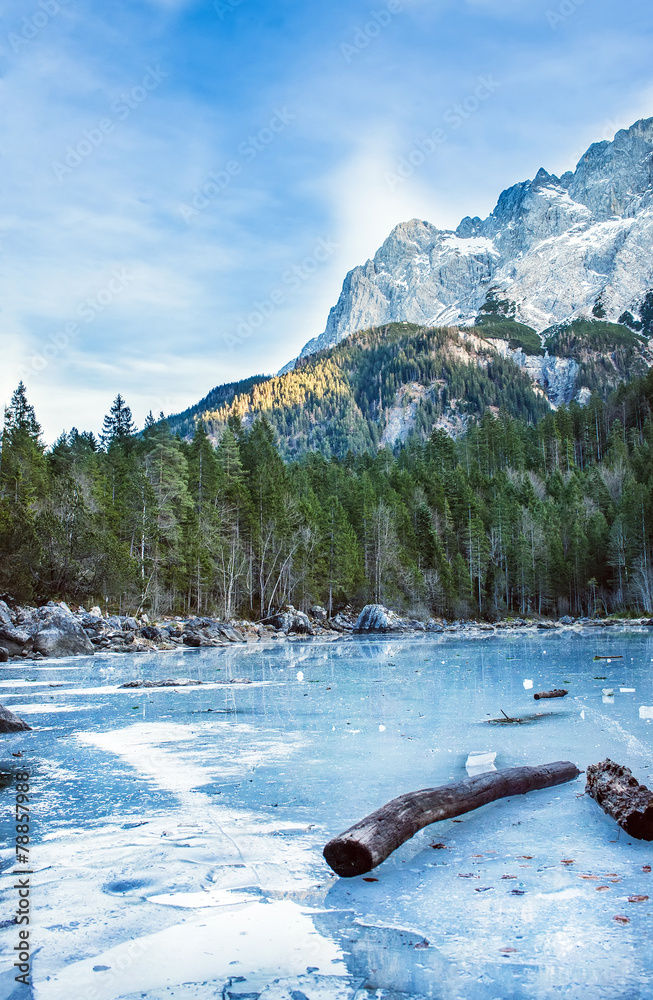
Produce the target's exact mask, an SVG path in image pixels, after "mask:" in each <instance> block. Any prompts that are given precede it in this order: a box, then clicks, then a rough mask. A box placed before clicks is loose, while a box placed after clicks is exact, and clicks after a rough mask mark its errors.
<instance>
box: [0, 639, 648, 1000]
mask: <svg viewBox="0 0 653 1000" xmlns="http://www.w3.org/2000/svg"><path fill="white" fill-rule="evenodd" d="M649 634H650V633H649V631H648V630H646V629H644V628H642V629H627V630H626V629H623V630H621V629H618V628H615V627H613V628H610V629H606V630H598V629H592V630H587V631H586V632H583V631H582V630H565V631H564V632H562V631H561V632H560V633H554V634H551V633H548V634H547V635H546V638H545V637H544V636H542V635H541V634H538V633H536V632H534V631H533V632H530V631H529V632H525V631H524V632H515V633H511V634H508V635H501V636H498V635H495V634H487V633H483V634H482V635H479V636H478V637H477V638H470V637H465V638H463V637H461V636H459V635H444V636H440V637H431V636H421V637H417V638H413V637H401V638H398V639H397V638H392V637H379V638H357V639H353V640H352V639H346V640H342V641H338V642H336V643H329V644H320V643H315V642H311V641H304V640H301V641H295V642H292V643H284V644H283V645H276V644H275V645H272V644H267V643H261V644H252V645H248V646H242V647H240V646H238V647H229V648H222V649H210V650H188V651H186V652H184V653H176V652H175V653H165V654H152V655H150V654H141V655H134V656H125V655H123V656H111V655H97V656H95V657H94V658H89V659H84V660H75V661H61V662H60V663H59V664H53V663H52V662H49V663H48V664H47V665H44V666H42V665H40V664H38V663H26V664H20V665H19V669H17V665H16V664H11V665H9V666H8V667H7V668H4V667H3V668H0V670H1V671H2V672H1V673H0V676H1V677H2V698H1V700H2V701H3V703H4V704H6V705H7V706H8V707H9V708H11V709H12V710H13V711H16V712H18V714H24V715H29V720H30V724H31V725H33V726H35V727H37V728H35V730H34V731H33V732H27V733H17V734H12V735H8V736H6V737H4V738H3V740H2V750H3V759H2V764H1V765H0V767H1V769H2V770H3V771H16V770H18V769H22V768H24V767H28V768H29V770H30V772H31V774H32V786H33V796H34V804H33V809H34V825H33V836H34V841H33V847H32V852H31V857H32V866H33V869H34V871H35V874H34V875H33V876H32V883H33V898H34V911H33V913H34V923H33V925H32V928H31V929H32V941H33V944H34V948H35V949H38V952H37V954H36V957H35V961H34V980H35V993H36V997H37V1000H127V998H129V1000H132V998H134V1000H135V998H136V997H138V998H139V1000H143V998H145V1000H163V998H166V1000H208V998H209V997H211V998H214V997H223V998H224V1000H254V998H255V997H256V996H258V995H261V996H262V1000H304V998H306V1000H363V998H366V1000H400V998H401V997H405V996H412V997H429V998H443V1000H507V998H510V1000H549V998H553V997H556V998H557V997H558V996H560V997H563V998H573V1000H608V998H609V1000H644V998H647V1000H648V998H650V996H651V995H652V994H653V951H652V950H651V947H650V939H649V934H650V926H651V912H652V911H653V906H652V905H651V904H650V903H649V902H648V900H646V901H644V902H639V903H633V902H629V897H630V896H651V897H652V898H653V891H652V890H653V883H652V882H651V879H652V878H653V875H652V874H651V872H650V871H647V870H646V868H647V866H650V865H653V844H648V843H643V842H638V841H634V840H632V839H631V838H630V837H628V836H627V835H626V834H625V833H624V832H623V831H621V830H620V829H619V827H618V826H617V825H616V824H615V823H614V821H613V820H611V819H610V817H608V816H606V815H605V814H604V813H603V812H602V811H601V809H600V808H599V807H598V806H597V804H596V803H595V802H594V801H593V800H592V799H591V798H589V797H588V796H584V795H583V794H582V793H583V789H584V779H583V777H581V778H580V779H579V780H578V781H577V782H573V783H570V784H567V785H561V786H558V787H556V788H552V789H545V790H542V791H538V792H533V793H530V794H529V795H527V796H523V797H522V796H519V797H514V798H512V799H503V800H500V801H498V802H495V803H492V804H491V805H488V806H485V807H483V808H482V809H479V810H476V811H475V812H473V813H469V814H466V815H464V816H462V817H460V818H459V819H458V820H455V821H446V822H443V823H439V824H435V825H434V826H431V827H427V828H426V829H425V830H423V831H421V832H420V833H419V834H418V835H417V836H416V837H414V838H413V839H412V840H411V841H409V842H408V843H407V844H405V845H404V846H403V847H401V848H400V849H399V850H398V851H396V852H395V853H394V854H393V855H392V856H391V857H390V858H389V859H388V860H387V861H386V862H385V863H384V864H383V865H381V866H380V867H379V868H377V869H375V870H374V871H373V872H371V873H370V875H369V876H365V877H360V878H354V879H338V878H337V877H335V876H334V875H333V873H332V872H331V870H330V869H329V868H328V867H327V865H326V863H325V862H324V860H323V858H322V849H323V847H324V844H325V843H326V841H327V840H328V839H329V838H330V837H332V836H334V835H335V834H337V833H339V832H341V831H342V830H345V829H346V828H347V827H349V826H350V825H351V824H352V823H354V822H356V821H357V820H358V819H361V818H362V817H363V816H365V815H366V814H367V813H369V812H371V811H372V810H374V809H375V808H377V807H378V806H380V805H382V804H383V803H384V802H386V801H388V800H389V799H392V798H394V797H395V796H397V795H399V794H402V793H403V792H407V791H411V790H415V789H419V788H425V787H429V786H433V785H440V784H445V783H447V782H450V781H455V780H461V779H464V778H465V777H466V775H467V770H466V767H465V765H466V763H467V761H468V757H469V756H470V754H471V755H472V757H473V756H474V755H478V754H486V753H488V754H490V755H492V754H494V753H496V754H497V763H498V765H499V766H500V767H501V768H503V767H511V766H516V765H519V764H539V763H545V762H549V761H553V760H561V759H569V760H573V761H575V762H576V763H577V764H578V766H579V767H580V768H585V767H586V766H587V764H589V763H595V762H597V761H599V760H602V759H604V758H605V757H608V756H609V757H611V758H612V759H614V760H616V761H618V762H619V763H623V764H626V765H627V766H628V767H630V768H631V769H632V770H633V772H634V774H635V776H636V777H637V778H638V779H639V780H641V781H644V782H648V783H650V782H651V778H652V776H653V740H652V730H651V721H652V720H653V707H652V708H648V707H647V706H653V672H652V669H651V667H652V664H651V661H652V659H653V635H652V636H651V638H649ZM545 650H546V653H545ZM597 654H601V655H604V656H615V657H616V656H619V655H622V656H623V657H624V658H623V659H622V660H617V659H614V660H611V662H610V663H607V661H603V662H601V663H600V665H598V664H597V663H595V662H594V661H593V657H594V656H595V655H597ZM72 666H74V670H73V669H72ZM526 671H527V672H528V676H529V679H531V678H532V680H533V684H534V685H536V686H537V690H544V689H551V688H554V687H565V688H567V689H568V690H569V696H568V697H567V698H566V699H565V701H564V702H560V703H559V704H552V705H551V714H550V715H545V716H543V717H541V718H538V719H536V720H535V721H534V722H532V723H524V724H522V725H516V724H515V725H504V726H500V727H495V726H492V727H489V726H488V725H487V721H488V720H489V719H496V718H497V717H499V716H500V715H501V712H502V710H503V711H504V712H506V713H507V714H508V715H509V716H510V717H511V718H515V717H519V718H524V717H526V716H528V715H532V714H533V701H532V694H531V693H530V689H529V690H525V688H524V675H525V673H526ZM299 673H301V674H302V680H301V681H300V682H299V683H298V674H299ZM597 674H601V675H602V676H601V677H600V678H597V676H596V675H597ZM181 676H184V677H188V678H190V679H194V680H201V681H203V682H205V683H203V684H202V685H199V686H191V687H184V688H145V689H143V688H141V689H132V690H130V689H121V688H120V687H119V685H120V684H123V683H125V682H126V681H130V680H160V679H164V678H166V677H181ZM232 678H248V679H250V680H252V681H253V683H252V684H248V685H230V684H229V683H228V682H229V681H230V680H231V679H232ZM57 683H61V684H62V685H63V686H62V687H50V684H57ZM606 685H610V687H611V688H612V690H614V691H615V692H616V693H615V695H614V696H612V697H611V698H610V703H609V704H605V703H604V702H603V697H604V696H603V688H604V687H605V686H606ZM547 708H549V706H547ZM488 748H491V749H488ZM19 752H20V753H22V757H20V758H14V757H12V756H11V754H12V753H19ZM2 794H3V795H5V796H6V797H7V799H6V800H7V801H10V799H11V796H12V795H13V790H12V789H11V788H8V789H4V791H3V792H2ZM3 817H4V819H3V822H4V823H5V826H4V833H5V839H4V844H5V845H6V847H5V850H4V851H3V867H4V870H5V872H11V871H12V870H13V868H12V866H13V864H14V858H13V841H12V837H13V828H12V826H11V825H10V822H9V817H8V813H7V812H5V813H3ZM435 845H437V846H438V849H437V850H433V846H435ZM12 882H13V879H11V877H10V876H5V882H4V895H3V904H4V912H5V913H6V914H7V916H9V915H10V914H11V913H12V912H13V909H14V906H15V900H14V898H13V891H12V889H11V884H12ZM615 916H625V917H626V918H628V920H629V922H628V923H626V924H622V923H619V922H617V921H615V919H614V918H615ZM0 933H1V934H2V943H3V946H4V948H3V950H4V954H9V953H10V952H11V950H12V948H13V946H14V944H15V935H16V928H15V926H13V925H9V926H7V925H6V924H5V925H3V926H2V929H1V930H0ZM10 964H11V963H10V962H8V963H7V966H6V969H7V971H6V972H5V974H4V975H2V976H0V1000H6V998H7V997H9V996H10V994H11V992H12V990H13V988H14V985H15V984H14V982H13V977H12V974H11V969H10V968H9V966H10Z"/></svg>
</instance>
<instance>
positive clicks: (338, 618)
mask: <svg viewBox="0 0 653 1000" xmlns="http://www.w3.org/2000/svg"><path fill="white" fill-rule="evenodd" d="M329 624H330V626H331V628H333V629H335V630H336V632H352V631H353V630H354V627H355V625H356V622H355V621H352V620H351V619H350V618H348V617H347V615H345V614H343V613H342V611H339V612H338V614H337V615H334V616H333V618H331V619H330V622H329Z"/></svg>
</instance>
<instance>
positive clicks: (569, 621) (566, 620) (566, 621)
mask: <svg viewBox="0 0 653 1000" xmlns="http://www.w3.org/2000/svg"><path fill="white" fill-rule="evenodd" d="M560 624H561V625H573V624H574V620H573V618H570V617H569V615H565V616H564V618H561V619H560Z"/></svg>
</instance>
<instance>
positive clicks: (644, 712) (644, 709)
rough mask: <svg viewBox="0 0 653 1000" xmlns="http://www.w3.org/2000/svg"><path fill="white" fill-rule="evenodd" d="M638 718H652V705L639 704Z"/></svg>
mask: <svg viewBox="0 0 653 1000" xmlns="http://www.w3.org/2000/svg"><path fill="white" fill-rule="evenodd" d="M639 717H640V719H653V705H640V708H639Z"/></svg>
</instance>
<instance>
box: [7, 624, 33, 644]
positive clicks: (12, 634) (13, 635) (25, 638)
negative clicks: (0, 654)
mask: <svg viewBox="0 0 653 1000" xmlns="http://www.w3.org/2000/svg"><path fill="white" fill-rule="evenodd" d="M5 639H6V640H7V641H8V642H11V643H13V644H14V645H15V646H21V647H22V646H26V645H27V643H28V642H29V640H30V635H29V632H26V631H24V629H19V628H14V627H13V625H0V641H4V640H5Z"/></svg>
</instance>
